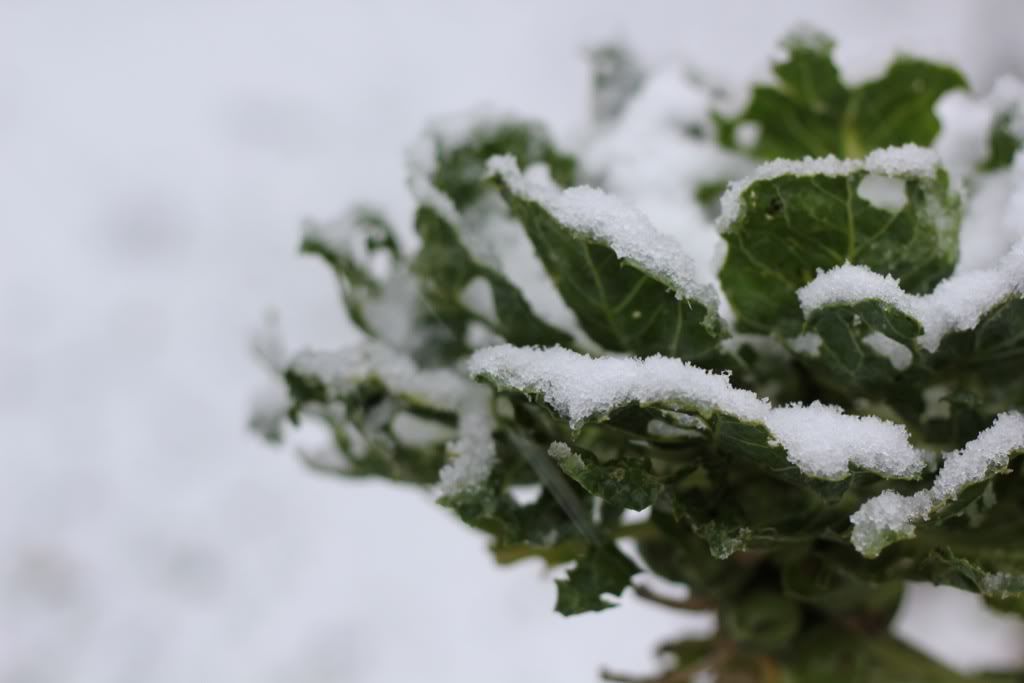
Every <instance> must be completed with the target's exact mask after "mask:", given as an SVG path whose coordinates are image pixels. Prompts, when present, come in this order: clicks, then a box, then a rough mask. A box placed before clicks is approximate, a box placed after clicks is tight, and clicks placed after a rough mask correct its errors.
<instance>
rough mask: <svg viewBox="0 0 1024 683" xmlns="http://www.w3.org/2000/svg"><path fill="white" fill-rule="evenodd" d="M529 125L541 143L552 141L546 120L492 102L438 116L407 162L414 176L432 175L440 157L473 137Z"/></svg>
mask: <svg viewBox="0 0 1024 683" xmlns="http://www.w3.org/2000/svg"><path fill="white" fill-rule="evenodd" d="M509 125H516V126H526V127H528V128H529V129H530V131H531V135H530V137H531V139H533V140H536V141H537V142H538V144H540V143H547V142H550V137H549V136H548V134H547V130H546V128H545V127H544V125H543V124H541V123H539V122H537V121H536V120H532V119H529V118H527V117H524V116H522V115H521V114H519V113H517V112H514V111H511V110H502V109H499V108H497V107H494V106H492V105H478V106H475V107H473V108H471V109H468V110H464V111H459V112H453V113H450V114H445V115H443V116H435V117H433V118H431V120H430V121H428V122H427V124H426V125H425V126H424V127H423V129H422V131H421V133H420V135H419V137H417V138H416V140H415V141H414V142H413V143H412V144H411V145H409V147H408V149H407V150H406V166H407V168H408V169H409V173H410V176H411V177H414V176H421V177H424V178H430V177H431V176H432V175H433V173H434V171H435V170H437V158H438V156H439V155H441V154H447V153H450V152H452V151H454V150H456V149H458V148H459V147H463V146H465V145H467V144H470V143H472V142H473V141H474V140H477V139H482V138H486V137H488V136H490V135H492V134H494V133H495V132H497V131H499V130H501V129H502V128H504V127H506V126H509Z"/></svg>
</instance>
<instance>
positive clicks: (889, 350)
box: [862, 332, 914, 372]
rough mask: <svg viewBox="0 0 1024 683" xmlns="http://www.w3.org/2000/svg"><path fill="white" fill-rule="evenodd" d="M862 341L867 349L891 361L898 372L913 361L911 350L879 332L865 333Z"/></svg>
mask: <svg viewBox="0 0 1024 683" xmlns="http://www.w3.org/2000/svg"><path fill="white" fill-rule="evenodd" d="M862 341H863V342H864V343H865V344H866V345H867V347H868V348H869V349H871V350H872V351H874V352H875V353H877V354H878V355H879V356H881V357H883V358H885V359H886V360H888V361H889V362H890V363H892V366H893V367H894V368H895V369H896V370H899V371H900V372H902V371H903V370H906V369H907V368H909V367H910V365H911V364H912V363H913V362H914V352H913V351H911V350H910V349H908V348H907V347H906V346H905V345H904V344H901V343H899V342H898V341H896V340H895V339H893V338H892V337H889V336H887V335H884V334H882V333H881V332H871V333H870V334H866V335H864V339H863V340H862Z"/></svg>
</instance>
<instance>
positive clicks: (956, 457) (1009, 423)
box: [850, 411, 1024, 558]
mask: <svg viewBox="0 0 1024 683" xmlns="http://www.w3.org/2000/svg"><path fill="white" fill-rule="evenodd" d="M1021 454H1024V414H1021V413H1019V412H1017V411H1012V412H1006V413H1001V414H1000V415H999V416H998V417H996V419H995V421H994V422H993V423H992V425H991V426H990V427H989V428H988V429H986V430H984V431H983V432H981V433H980V434H979V435H978V437H977V438H975V439H974V440H973V441H970V442H968V443H967V444H965V445H964V447H963V448H961V449H960V450H959V451H955V452H952V453H947V454H946V455H945V456H944V461H943V463H942V466H941V467H940V468H939V471H938V473H937V474H936V475H935V480H934V481H933V482H932V484H931V486H930V487H929V488H926V489H923V490H920V491H917V492H916V493H914V494H913V495H908V494H903V493H897V492H896V491H892V490H890V491H884V492H882V493H880V494H879V495H878V496H876V497H874V498H872V499H870V500H868V501H867V502H866V503H864V504H863V505H862V506H861V507H860V509H859V510H857V512H856V513H855V514H854V515H852V516H851V517H850V521H852V522H853V531H852V536H851V540H852V541H853V545H854V546H855V547H856V548H857V550H858V551H859V552H860V553H861V554H862V555H864V556H865V557H868V558H874V557H877V556H878V555H879V553H880V552H881V551H882V550H883V549H884V548H886V547H887V546H889V545H891V544H893V543H895V542H896V541H899V540H903V539H910V538H913V537H914V536H915V535H916V532H917V529H918V527H919V526H922V524H923V523H924V522H929V521H930V523H931V524H932V525H935V524H937V523H941V522H943V521H944V520H945V519H947V518H949V517H951V516H953V515H957V514H960V513H966V512H967V505H968V504H970V503H971V502H972V501H974V500H975V499H977V498H980V497H982V496H984V494H985V491H986V489H987V486H988V484H989V482H990V481H992V480H994V479H995V478H996V477H997V476H998V475H1001V474H1006V473H1007V472H1008V471H1009V465H1010V462H1011V461H1012V460H1013V459H1014V458H1016V457H1017V456H1018V455H1021ZM926 528H927V527H926Z"/></svg>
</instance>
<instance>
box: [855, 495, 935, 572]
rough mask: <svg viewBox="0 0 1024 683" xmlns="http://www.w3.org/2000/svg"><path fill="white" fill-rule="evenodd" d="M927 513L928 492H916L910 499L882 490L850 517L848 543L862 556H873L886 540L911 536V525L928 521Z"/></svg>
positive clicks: (928, 511)
mask: <svg viewBox="0 0 1024 683" xmlns="http://www.w3.org/2000/svg"><path fill="white" fill-rule="evenodd" d="M930 510H931V497H930V496H929V495H928V491H918V492H917V493H915V494H914V495H912V496H903V495H900V494H899V493H896V492H895V491H883V492H882V493H880V494H878V495H877V496H875V497H874V498H872V499H871V500H869V501H867V502H866V503H864V504H863V505H861V507H860V509H858V510H857V511H856V512H855V513H853V515H851V516H850V521H851V522H852V523H853V532H852V534H851V535H850V541H851V542H852V543H853V547H854V548H856V549H857V551H858V552H860V553H861V554H862V555H865V556H866V557H875V556H877V555H878V553H879V552H881V550H882V548H884V547H885V545H886V544H887V543H886V539H887V537H897V538H907V537H910V536H912V535H913V533H914V522H915V521H917V520H920V519H927V517H928V515H929V514H930Z"/></svg>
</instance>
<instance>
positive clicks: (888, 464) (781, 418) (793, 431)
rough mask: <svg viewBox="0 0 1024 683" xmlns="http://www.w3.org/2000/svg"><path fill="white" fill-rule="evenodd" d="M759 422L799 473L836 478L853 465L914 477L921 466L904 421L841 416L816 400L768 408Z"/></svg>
mask: <svg viewBox="0 0 1024 683" xmlns="http://www.w3.org/2000/svg"><path fill="white" fill-rule="evenodd" d="M764 424H765V426H766V427H768V429H769V431H771V433H772V435H773V436H774V437H775V438H776V440H778V442H779V443H780V444H781V445H782V447H783V448H785V449H786V457H787V458H788V459H789V461H790V462H792V463H793V464H794V465H796V466H797V467H799V468H800V470H801V471H802V472H806V473H810V474H814V475H815V476H818V477H822V478H825V479H838V478H841V477H843V476H845V475H846V474H848V473H849V471H850V466H851V465H856V466H858V467H861V468H863V469H866V470H870V471H872V472H883V473H885V474H887V475H890V476H893V477H902V478H914V477H916V476H917V475H919V474H920V473H921V471H922V469H923V468H924V465H925V459H924V456H923V454H922V453H921V452H920V451H918V450H917V449H916V448H914V447H913V446H912V445H911V444H910V435H909V434H908V433H907V430H906V427H904V426H903V425H898V424H894V423H892V422H886V421H885V420H882V419H880V418H877V417H874V416H871V415H865V416H858V415H846V414H845V413H843V411H842V410H841V409H840V408H838V407H836V406H828V405H823V404H821V403H819V402H818V401H815V402H813V403H811V404H810V405H808V406H786V407H779V408H772V410H771V411H770V412H769V413H768V414H767V415H766V416H765V418H764Z"/></svg>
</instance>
